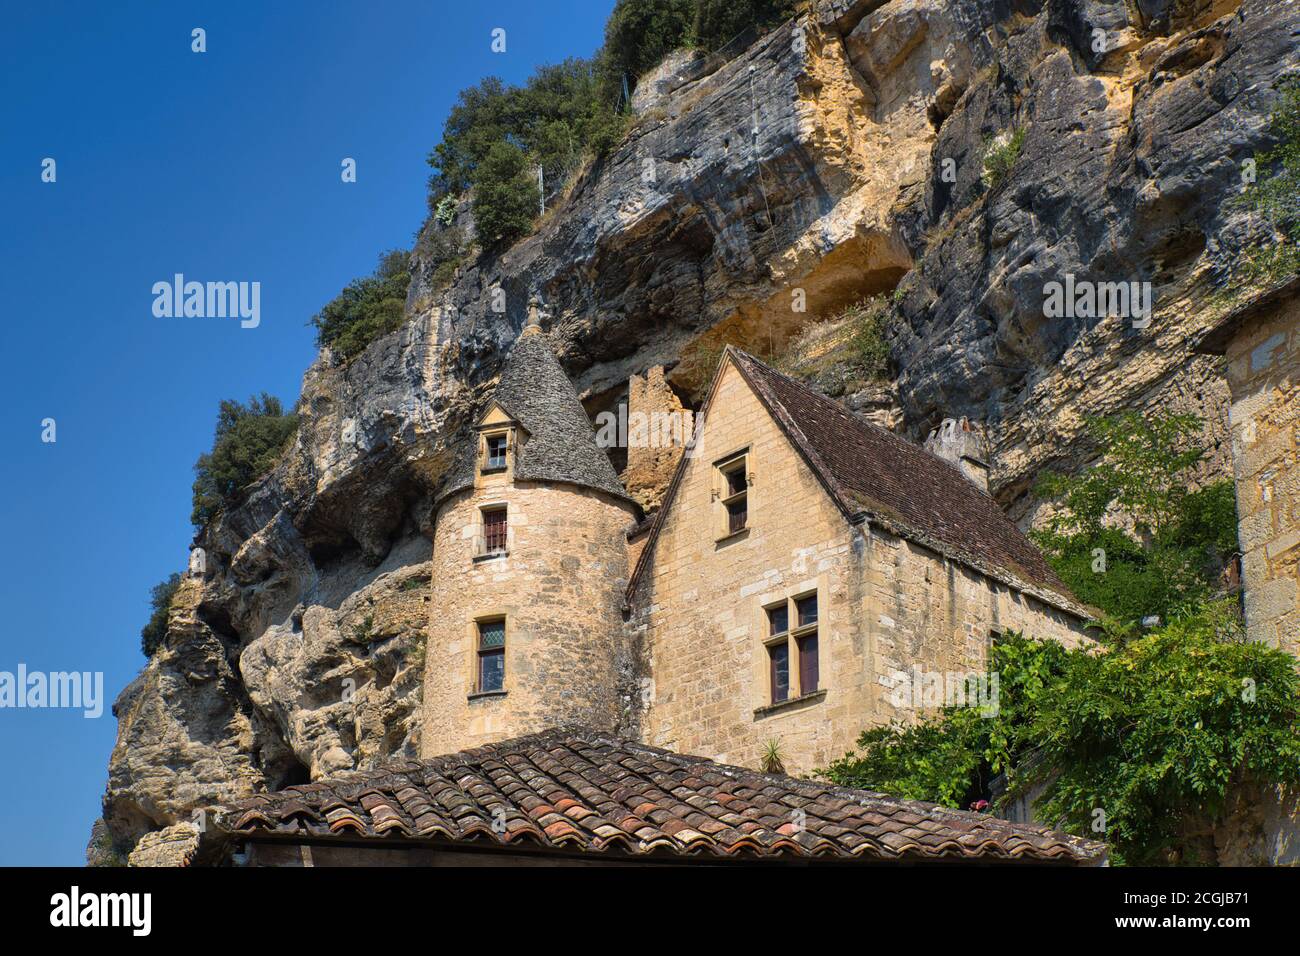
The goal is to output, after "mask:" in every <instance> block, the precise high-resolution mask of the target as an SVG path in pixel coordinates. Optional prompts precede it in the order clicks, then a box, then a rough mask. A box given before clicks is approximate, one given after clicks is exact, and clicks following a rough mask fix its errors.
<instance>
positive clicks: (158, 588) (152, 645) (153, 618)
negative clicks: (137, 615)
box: [140, 573, 181, 657]
mask: <svg viewBox="0 0 1300 956" xmlns="http://www.w3.org/2000/svg"><path fill="white" fill-rule="evenodd" d="M180 586H181V576H180V574H176V573H173V574H172V575H171V577H169V578H167V579H166V580H164V581H160V582H159V583H158V584H155V585H154V586H153V587H152V588H151V589H150V591H149V604H150V606H151V607H152V608H153V611H152V613H151V614H150V615H149V623H147V624H145V626H144V627H142V628H141V629H140V650H141V651H142V652H143V653H144V656H145V657H153V655H154V652H155V651H157V650H158V648H160V647H162V643H163V641H164V640H165V639H166V637H167V612H168V611H169V610H170V609H171V606H172V597H173V595H175V594H176V589H177V588H179V587H180Z"/></svg>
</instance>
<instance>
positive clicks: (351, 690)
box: [104, 0, 1300, 849]
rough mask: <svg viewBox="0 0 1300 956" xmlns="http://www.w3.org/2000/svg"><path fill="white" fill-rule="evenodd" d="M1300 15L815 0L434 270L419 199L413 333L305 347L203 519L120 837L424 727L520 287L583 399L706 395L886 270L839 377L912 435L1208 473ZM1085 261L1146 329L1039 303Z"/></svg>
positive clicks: (1021, 501)
mask: <svg viewBox="0 0 1300 956" xmlns="http://www.w3.org/2000/svg"><path fill="white" fill-rule="evenodd" d="M1298 37H1300V8H1297V5H1296V4H1294V3H1290V2H1286V0H1241V2H1237V0H1131V2H1103V0H1041V2H1035V0H888V2H881V0H856V2H855V0H822V2H820V3H817V4H814V6H813V9H812V11H811V12H810V13H809V14H807V15H805V16H803V17H801V18H800V19H798V20H795V21H792V22H790V23H787V24H785V25H784V26H782V27H780V28H778V29H776V30H774V31H772V32H771V33H768V34H767V35H765V36H763V37H761V38H759V39H757V40H756V41H755V42H753V43H752V44H750V45H749V46H748V47H747V48H745V49H743V50H740V51H729V52H731V53H732V54H733V55H732V56H730V58H727V57H717V56H715V57H705V56H702V55H692V54H679V55H675V56H674V57H672V58H670V60H669V61H668V62H667V63H666V64H665V65H664V66H663V67H662V68H660V69H659V70H658V71H656V72H655V74H654V75H652V76H651V77H647V78H644V79H643V80H642V82H641V84H640V86H639V88H638V94H637V99H636V104H637V108H638V110H639V116H638V119H637V121H636V123H635V125H634V127H633V129H632V131H631V133H630V134H629V136H628V138H627V139H626V141H625V142H624V143H623V145H622V146H621V147H620V148H618V149H617V150H616V151H614V152H613V153H612V154H611V155H609V156H608V157H607V158H606V159H604V160H603V161H600V162H598V163H596V164H595V165H593V166H592V167H590V168H589V169H587V170H586V171H585V172H584V173H583V174H582V176H581V177H580V178H579V180H578V181H577V182H576V183H575V184H574V185H573V186H572V188H571V189H570V190H569V191H568V192H567V194H566V196H565V197H564V199H563V201H562V202H561V204H560V205H559V206H558V207H557V208H554V209H553V210H551V211H550V212H548V214H547V216H546V217H545V218H544V220H543V222H542V223H541V225H540V227H539V229H538V230H537V232H536V233H535V234H534V235H532V236H531V237H529V238H527V239H525V240H523V241H521V242H519V243H518V244H516V245H515V246H514V247H513V248H511V249H510V250H509V251H508V252H505V253H504V254H502V255H500V256H496V257H482V258H479V259H477V260H475V261H472V262H469V263H467V264H465V265H462V266H461V267H460V268H459V269H458V270H457V271H456V272H455V274H454V275H453V276H451V277H450V282H449V283H448V277H447V275H446V269H445V268H442V269H440V268H438V262H437V261H435V259H434V257H433V255H432V253H431V250H432V249H434V248H436V247H438V246H439V245H440V244H443V245H445V243H446V242H447V241H448V235H447V233H446V229H447V227H446V226H444V225H442V224H440V223H438V222H437V221H436V220H433V219H431V220H430V224H429V225H428V226H427V227H426V230H425V234H424V235H423V236H422V237H421V241H420V243H419V244H418V245H417V248H416V251H415V253H414V255H413V281H412V285H411V290H410V294H409V299H408V302H407V313H408V320H407V322H406V324H405V325H404V327H403V328H401V329H400V330H399V331H397V332H394V333H392V334H390V335H388V336H386V337H385V338H382V339H380V340H378V341H376V342H375V343H373V344H372V345H371V346H370V347H369V348H368V349H367V350H366V351H365V352H364V353H362V354H361V355H360V356H358V357H357V358H356V359H354V360H353V361H352V362H350V363H348V364H346V365H345V364H341V363H339V362H338V361H336V359H335V358H334V357H333V356H331V355H330V354H328V353H324V354H322V355H321V356H320V357H319V358H318V360H317V361H316V363H315V364H314V365H313V366H312V367H311V368H310V369H309V370H308V371H307V373H306V376H305V379H304V382H303V399H302V408H301V420H302V424H301V428H300V431H299V433H298V436H297V438H296V440H295V443H294V445H293V446H292V448H290V449H289V450H288V452H287V453H286V455H285V456H284V458H283V460H282V461H281V463H280V465H279V466H278V467H277V468H276V469H275V471H274V472H273V473H272V474H270V475H269V476H267V477H266V478H264V479H263V480H262V481H261V482H259V484H258V485H257V487H256V489H255V490H254V492H253V493H252V495H251V496H250V497H249V499H248V500H247V502H246V503H245V504H244V505H243V506H241V507H240V508H238V509H237V510H235V511H233V512H231V513H229V514H226V515H224V516H222V517H221V518H220V519H219V520H218V521H217V522H216V523H215V524H214V525H213V526H211V527H209V528H208V529H207V530H206V531H205V532H204V534H203V535H202V537H201V539H200V541H199V542H198V544H200V545H201V546H202V547H203V548H204V549H205V553H206V558H207V564H206V570H205V572H204V573H203V575H202V576H201V578H191V579H190V580H188V581H187V582H186V584H185V585H184V587H183V589H182V591H181V592H180V595H179V596H178V599H177V601H176V602H175V604H174V606H173V609H172V615H171V621H170V628H169V633H168V638H167V641H166V644H165V646H164V647H163V648H162V649H161V650H160V651H159V652H158V654H157V655H156V656H155V657H154V658H153V660H151V661H150V663H149V664H148V666H147V667H146V668H145V669H144V671H143V672H142V673H141V675H140V676H139V677H138V678H137V679H136V680H135V681H134V682H133V683H132V684H131V685H130V686H129V687H128V688H127V689H126V690H125V691H123V693H122V695H121V697H120V698H119V699H118V701H117V704H116V706H115V713H116V715H117V717H118V720H119V731H118V742H117V746H116V747H115V749H114V751H113V756H112V760H111V763H110V768H109V783H108V790H107V793H106V795H105V801H104V819H105V821H106V822H107V824H108V827H109V829H110V831H111V834H112V837H113V841H114V842H115V843H116V844H117V846H118V848H119V849H128V848H130V847H131V846H133V845H135V843H136V842H137V841H138V840H139V838H140V837H141V836H143V835H144V834H145V833H148V832H150V831H153V830H157V829H159V828H161V827H164V826H168V825H171V824H175V823H177V822H180V821H183V820H188V819H189V818H190V815H191V814H192V813H193V811H195V810H196V809H198V808H202V807H205V806H209V805H212V804H214V803H217V802H220V801H224V800H227V799H229V798H232V797H235V796H237V795H240V794H244V793H248V792H250V791H253V790H257V789H262V788H276V787H279V786H283V785H284V784H286V783H289V782H294V781H300V780H304V779H306V778H308V777H309V776H314V775H319V774H323V773H327V772H331V771H335V770H338V769H341V768H346V767H354V766H355V767H369V766H373V765H374V764H376V763H377V762H381V761H383V760H384V759H385V758H386V757H389V756H391V755H394V754H398V753H403V754H407V753H413V752H414V750H415V743H416V741H415V735H416V734H417V732H418V727H419V720H418V714H417V709H418V701H419V696H420V693H421V688H420V674H421V669H422V665H423V659H424V634H425V622H426V619H427V616H428V614H429V613H430V610H431V608H430V606H429V604H428V594H429V588H428V587H426V585H427V584H428V583H429V575H430V563H429V559H430V543H429V538H428V532H429V527H428V524H429V498H430V494H431V493H432V491H433V489H435V488H436V486H437V483H438V480H439V478H440V476H441V475H442V474H443V472H444V471H445V469H446V468H447V466H448V464H449V458H450V446H451V442H452V440H453V438H454V436H455V435H456V434H457V433H458V431H459V430H461V429H462V428H464V427H465V425H466V423H467V421H468V420H469V418H470V416H471V414H472V412H473V411H474V409H475V408H476V407H478V404H479V403H480V402H481V401H482V398H483V396H484V395H485V393H486V391H487V388H488V386H489V385H490V384H491V381H492V379H493V377H494V376H495V375H496V373H497V372H498V370H499V368H500V362H501V359H502V357H503V356H504V354H505V353H506V351H507V350H508V349H509V346H510V345H511V343H512V342H513V340H514V339H515V337H516V336H517V334H518V331H519V330H520V329H521V328H522V326H523V323H524V318H525V311H526V308H527V302H528V300H529V298H530V296H533V295H537V296H540V298H541V299H542V300H543V301H544V302H545V304H546V310H547V313H548V315H549V320H548V324H549V329H550V330H551V331H552V333H553V338H554V340H555V342H556V343H557V345H558V346H559V348H560V351H561V358H562V360H563V362H564V364H565V366H566V369H567V371H568V372H569V373H570V375H571V376H572V377H573V379H574V381H575V382H576V384H577V386H578V389H579V391H580V393H581V394H582V395H583V396H584V399H585V400H586V401H587V403H588V406H589V410H591V411H593V412H595V411H597V410H599V409H602V408H607V407H609V405H610V404H611V403H612V402H613V401H615V400H616V399H617V398H618V397H619V396H620V394H621V393H622V390H623V389H625V388H626V386H627V382H628V379H629V377H630V376H631V375H633V374H637V375H640V374H644V373H645V372H646V371H647V370H648V369H650V368H652V367H655V366H667V367H668V368H669V369H670V371H669V380H670V382H671V383H672V385H673V386H674V387H675V388H676V389H677V390H678V391H679V393H680V394H681V395H683V396H691V395H693V394H694V393H695V392H696V391H697V390H698V389H699V387H700V386H701V384H702V383H703V381H704V378H705V376H706V375H707V374H708V373H709V372H710V371H711V363H712V360H713V359H714V358H716V355H717V352H718V349H719V348H720V347H721V345H722V344H723V343H724V342H733V343H736V344H738V345H741V346H743V347H745V348H746V349H748V350H750V351H753V352H755V353H757V354H760V355H766V356H773V357H781V356H783V355H785V354H786V353H788V352H789V351H790V350H791V349H792V348H794V346H793V345H792V343H797V342H806V341H808V336H807V331H808V326H809V325H810V324H812V323H814V322H815V321H816V320H817V319H818V318H819V317H824V316H827V315H829V314H830V313H831V312H833V311H834V310H836V309H838V308H839V307H841V306H843V305H845V304H847V303H849V302H851V301H853V300H855V299H857V298H858V297H860V296H862V295H864V294H867V293H874V292H888V291H890V290H894V296H895V302H896V303H897V308H896V314H897V316H898V319H897V320H896V321H895V322H893V323H892V324H891V325H890V326H889V327H888V329H887V332H886V334H887V340H888V344H889V347H890V353H891V362H892V367H893V368H894V369H895V370H896V374H895V375H893V376H892V377H891V381H890V382H888V383H866V384H862V383H852V382H851V383H850V385H849V387H847V388H846V389H845V390H844V393H843V395H842V398H843V400H844V401H845V402H846V403H847V404H849V405H850V406H851V407H854V408H855V409H858V410H861V411H864V412H872V413H873V414H877V415H878V416H879V420H883V421H887V422H889V423H890V424H893V425H895V426H896V427H898V428H899V429H900V430H902V431H903V432H905V433H906V434H908V435H910V436H911V437H914V438H915V437H919V436H921V435H922V434H923V433H924V432H925V431H927V430H928V429H929V428H931V427H933V426H934V425H935V424H937V422H938V420H939V419H940V418H942V417H945V416H948V415H963V416H966V417H968V418H970V419H971V420H972V421H975V422H979V423H981V425H982V427H983V428H984V430H985V431H986V433H987V434H986V439H987V446H988V448H989V450H990V452H991V456H990V457H991V459H992V473H991V487H992V490H993V492H994V494H995V495H997V496H998V497H999V498H1000V500H1001V501H1002V502H1003V504H1004V505H1005V506H1007V507H1008V508H1010V509H1012V512H1013V514H1015V515H1017V517H1019V518H1021V519H1023V520H1026V521H1028V520H1030V519H1031V518H1032V508H1033V504H1032V501H1031V500H1030V497H1029V496H1028V494H1027V491H1028V488H1029V486H1030V484H1031V483H1032V480H1033V477H1034V475H1035V473H1036V472H1037V471H1038V470H1040V469H1041V468H1043V467H1045V466H1052V467H1057V468H1068V467H1073V466H1077V465H1079V464H1081V463H1082V462H1084V461H1086V460H1087V459H1088V457H1089V455H1090V454H1091V449H1089V448H1088V447H1087V446H1086V444H1084V441H1083V437H1082V427H1081V426H1082V423H1083V419H1084V416H1086V415H1088V414H1092V413H1096V412H1104V411H1109V410H1113V409H1116V408H1119V407H1156V406H1160V407H1176V408H1179V409H1186V410H1192V411H1196V412H1198V413H1199V414H1201V415H1202V416H1203V418H1204V419H1205V420H1206V422H1207V425H1206V429H1207V438H1208V439H1209V440H1210V442H1211V444H1213V445H1215V446H1216V447H1218V448H1219V451H1218V453H1217V455H1216V456H1215V457H1213V458H1212V459H1211V461H1210V462H1209V463H1208V465H1207V468H1210V469H1214V468H1223V467H1224V465H1225V462H1226V455H1227V449H1226V447H1225V446H1223V444H1222V438H1223V435H1224V429H1223V418H1224V408H1225V399H1226V396H1225V389H1224V387H1223V386H1222V385H1221V384H1220V378H1219V376H1218V375H1217V374H1216V372H1215V370H1214V368H1213V366H1212V365H1211V364H1210V362H1211V360H1209V359H1204V358H1199V359H1198V358H1193V357H1192V355H1191V352H1190V347H1189V337H1190V335H1191V334H1192V333H1193V332H1194V331H1195V330H1197V329H1199V328H1201V327H1203V326H1204V325H1205V324H1207V322H1208V318H1207V316H1206V315H1205V314H1204V307H1203V303H1204V301H1205V298H1206V295H1207V292H1208V290H1209V289H1210V287H1211V285H1212V283H1213V282H1214V281H1215V280H1218V279H1221V278H1222V276H1223V275H1224V274H1225V271H1226V269H1227V264H1228V263H1229V262H1231V261H1232V259H1233V257H1234V255H1235V253H1236V250H1238V249H1239V248H1240V247H1241V245H1242V244H1243V243H1244V242H1245V241H1247V240H1248V239H1249V238H1250V236H1251V232H1250V230H1251V228H1252V227H1251V221H1250V219H1249V218H1248V216H1247V215H1246V214H1245V213H1244V211H1242V210H1241V209H1239V208H1236V207H1233V206H1230V205H1228V204H1227V200H1228V199H1229V198H1230V197H1231V196H1232V195H1233V194H1234V193H1235V192H1236V191H1237V190H1238V189H1239V188H1240V184H1241V167H1242V163H1243V161H1244V160H1246V159H1247V158H1249V157H1250V156H1251V155H1252V153H1254V152H1256V151H1257V150H1259V149H1261V148H1263V147H1264V146H1266V145H1267V142H1266V135H1267V134H1266V127H1267V114H1268V110H1269V108H1270V106H1271V104H1272V102H1273V99H1274V96H1275V90H1276V87H1277V84H1278V81H1279V78H1280V77H1282V76H1283V75H1285V74H1287V73H1288V72H1290V73H1294V72H1295V71H1296V64H1297V46H1298V45H1300V40H1298V39H1297V38H1298ZM1099 38H1100V40H1099ZM1017 130H1019V131H1022V134H1023V135H1022V145H1021V147H1020V152H1019V155H1018V157H1016V158H1015V161H1014V164H1013V165H1012V166H1011V169H1010V172H1009V173H1008V174H1007V175H1006V176H1005V177H1004V178H1003V179H1002V180H1001V181H999V182H997V183H996V184H993V185H990V183H989V181H988V179H987V177H985V175H984V170H983V160H984V155H985V153H986V152H987V151H988V149H989V143H990V141H994V142H997V141H999V138H1001V139H1002V140H1005V139H1007V138H1008V137H1010V136H1012V134H1014V132H1015V131H1017ZM466 215H467V213H465V212H464V211H462V213H461V218H462V219H464V218H465V216H466ZM461 225H463V224H461ZM1067 273H1068V274H1074V275H1077V276H1080V277H1085V276H1087V277H1091V278H1093V279H1096V280H1113V281H1128V280H1144V281H1149V282H1151V283H1152V288H1153V295H1154V303H1155V307H1154V314H1153V316H1152V320H1151V322H1150V324H1149V325H1148V326H1147V327H1145V328H1135V327H1134V326H1133V324H1131V323H1124V322H1122V321H1119V320H1118V319H1097V320H1083V319H1048V318H1045V317H1044V314H1043V292H1042V290H1043V287H1044V284H1045V283H1046V282H1048V281H1051V280H1059V279H1061V278H1062V277H1063V276H1064V275H1065V274H1067ZM496 290H500V291H501V292H502V293H504V296H503V300H504V304H505V309H504V311H503V312H497V311H494V310H493V304H494V301H497V302H499V301H502V297H501V296H499V295H497V294H496ZM796 290H801V291H799V292H798V294H796ZM800 298H802V299H803V300H804V301H806V308H805V309H804V310H800V309H799V308H798V306H797V305H796V302H797V301H799V300H800ZM820 341H823V342H825V341H831V342H833V341H835V340H834V339H833V338H832V339H825V338H824V337H823V338H822V339H821V340H820ZM793 358H795V359H797V358H799V357H798V356H794V357H793ZM829 360H830V362H831V363H832V364H833V363H834V361H835V356H834V350H833V349H832V350H831V354H830V356H829Z"/></svg>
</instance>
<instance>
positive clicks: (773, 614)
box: [763, 592, 821, 704]
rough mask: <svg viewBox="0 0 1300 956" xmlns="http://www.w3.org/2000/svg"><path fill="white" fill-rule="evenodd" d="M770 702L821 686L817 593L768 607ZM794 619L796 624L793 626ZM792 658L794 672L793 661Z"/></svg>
mask: <svg viewBox="0 0 1300 956" xmlns="http://www.w3.org/2000/svg"><path fill="white" fill-rule="evenodd" d="M765 610H766V612H767V636H766V637H765V638H764V640H763V644H764V647H765V648H766V650H767V657H768V687H769V701H770V703H773V704H779V703H781V702H782V701H785V700H790V699H791V698H792V697H803V696H804V695H806V694H811V693H813V692H815V691H817V690H819V689H820V688H821V662H820V655H819V650H820V649H819V647H818V639H817V617H818V615H817V594H816V593H815V592H814V593H813V594H806V595H803V596H801V597H797V598H788V599H786V600H784V601H782V602H781V603H780V604H774V605H772V606H771V607H768V608H766V609H765ZM792 618H793V620H794V625H795V626H794V627H793V628H791V627H790V621H791V619H792ZM792 661H793V663H794V667H793V672H792V668H791V662H792Z"/></svg>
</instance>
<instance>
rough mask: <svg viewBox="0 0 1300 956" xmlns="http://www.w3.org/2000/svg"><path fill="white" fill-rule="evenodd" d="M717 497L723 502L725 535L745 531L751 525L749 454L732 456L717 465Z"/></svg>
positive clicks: (715, 493)
mask: <svg viewBox="0 0 1300 956" xmlns="http://www.w3.org/2000/svg"><path fill="white" fill-rule="evenodd" d="M716 467H717V469H718V482H717V485H716V491H715V492H714V495H715V497H717V498H719V499H720V500H721V502H722V508H723V512H724V517H723V519H722V522H723V523H722V527H723V532H722V533H723V534H724V535H732V534H735V533H736V532H738V531H744V530H745V528H746V527H747V526H748V525H749V456H748V455H740V456H738V457H734V458H730V459H728V460H727V461H724V462H722V463H721V464H719V465H717V466H716Z"/></svg>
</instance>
